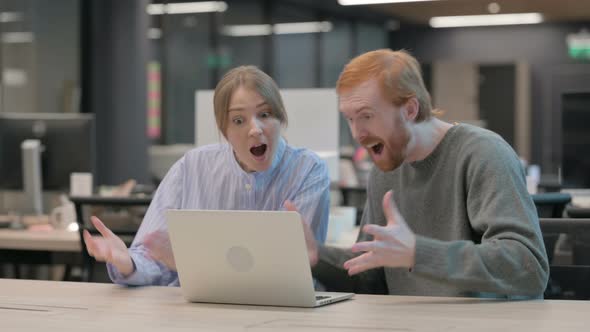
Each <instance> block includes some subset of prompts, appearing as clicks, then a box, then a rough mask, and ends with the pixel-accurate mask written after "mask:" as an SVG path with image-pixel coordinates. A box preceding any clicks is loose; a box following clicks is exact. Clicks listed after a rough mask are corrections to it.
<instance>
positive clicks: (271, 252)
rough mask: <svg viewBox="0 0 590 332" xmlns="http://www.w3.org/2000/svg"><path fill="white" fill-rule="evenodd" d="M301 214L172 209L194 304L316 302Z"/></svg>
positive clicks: (175, 241) (183, 276)
mask: <svg viewBox="0 0 590 332" xmlns="http://www.w3.org/2000/svg"><path fill="white" fill-rule="evenodd" d="M300 218H301V217H300V215H299V214H298V213H296V212H289V211H235V210H233V211H231V210H228V211H215V210H168V211H167V220H168V228H169V233H170V241H171V243H172V250H173V252H174V257H175V261H176V267H177V270H178V276H179V281H180V285H181V289H182V293H183V295H184V297H185V298H186V299H187V300H188V301H191V302H215V303H235V304H254V305H275V306H296V307H314V306H316V305H317V303H316V298H315V291H314V289H313V281H312V276H311V269H310V266H309V258H308V255H307V248H306V246H305V238H304V235H303V228H302V226H301V219H300ZM351 296H352V294H348V296H346V297H345V298H349V297H351ZM324 302H325V303H331V302H333V300H332V301H324Z"/></svg>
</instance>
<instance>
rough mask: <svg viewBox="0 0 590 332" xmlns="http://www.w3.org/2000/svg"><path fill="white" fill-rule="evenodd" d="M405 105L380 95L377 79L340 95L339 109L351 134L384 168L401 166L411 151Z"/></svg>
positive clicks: (380, 167) (388, 169) (380, 166)
mask: <svg viewBox="0 0 590 332" xmlns="http://www.w3.org/2000/svg"><path fill="white" fill-rule="evenodd" d="M403 107H404V106H402V107H401V108H400V107H396V106H394V105H393V103H392V102H391V101H388V100H386V99H385V98H383V97H382V96H381V90H380V88H379V84H378V82H377V80H376V79H372V80H369V81H366V82H364V83H362V84H360V85H359V86H357V87H355V88H353V89H352V90H350V91H347V92H346V93H343V94H341V95H340V96H339V109H340V112H341V113H342V114H343V115H344V117H345V118H346V120H347V121H348V125H349V126H350V130H351V131H352V136H353V137H354V139H355V140H356V141H357V142H358V143H359V144H361V145H362V146H364V147H365V148H366V149H367V151H368V152H369V155H370V156H371V159H373V162H374V163H375V165H377V167H379V169H381V170H382V171H384V172H388V171H392V170H394V169H396V168H398V167H399V166H400V165H401V164H402V163H403V162H404V160H405V159H406V157H407V154H408V151H407V149H408V142H409V141H410V130H409V129H408V126H407V125H408V121H407V120H405V119H404V116H403V115H402V111H403Z"/></svg>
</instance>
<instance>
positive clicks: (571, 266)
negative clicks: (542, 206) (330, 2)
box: [539, 218, 590, 300]
mask: <svg viewBox="0 0 590 332" xmlns="http://www.w3.org/2000/svg"><path fill="white" fill-rule="evenodd" d="M539 223H540V226H541V231H542V232H543V234H544V235H545V234H568V236H569V237H572V239H573V241H572V247H571V261H570V262H568V263H567V264H553V263H550V280H549V285H548V287H547V290H546V292H545V298H547V299H575V300H588V299H590V282H588V281H589V280H590V250H589V249H590V246H589V245H588V243H586V242H583V241H578V239H581V238H586V239H587V238H590V219H586V218H584V219H573V218H540V219H539Z"/></svg>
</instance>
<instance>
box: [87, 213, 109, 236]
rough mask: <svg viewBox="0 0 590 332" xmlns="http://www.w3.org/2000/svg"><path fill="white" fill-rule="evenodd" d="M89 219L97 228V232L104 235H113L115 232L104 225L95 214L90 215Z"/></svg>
mask: <svg viewBox="0 0 590 332" xmlns="http://www.w3.org/2000/svg"><path fill="white" fill-rule="evenodd" d="M90 221H92V225H94V227H95V228H96V230H98V232H99V233H100V234H101V235H102V236H104V237H114V236H115V234H113V232H111V230H110V229H108V227H107V226H105V225H104V224H103V223H102V221H100V219H98V218H97V217H95V216H92V217H90Z"/></svg>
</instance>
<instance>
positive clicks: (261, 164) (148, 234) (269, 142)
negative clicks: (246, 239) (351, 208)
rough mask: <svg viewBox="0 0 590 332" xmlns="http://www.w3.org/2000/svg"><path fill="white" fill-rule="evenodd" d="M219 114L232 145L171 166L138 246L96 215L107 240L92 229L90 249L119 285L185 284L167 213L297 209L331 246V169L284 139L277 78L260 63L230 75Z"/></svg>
mask: <svg viewBox="0 0 590 332" xmlns="http://www.w3.org/2000/svg"><path fill="white" fill-rule="evenodd" d="M214 112H215V118H216V122H217V127H218V129H219V131H220V132H221V134H222V135H223V136H224V137H225V138H226V140H227V142H228V144H225V143H224V144H213V145H207V146H203V147H199V148H196V149H194V150H191V151H189V152H188V153H187V154H186V155H185V156H184V157H183V158H181V159H180V160H179V161H178V162H176V164H174V165H173V166H172V167H171V169H170V170H169V171H168V174H167V175H166V177H165V178H164V180H163V181H162V183H161V184H160V186H159V187H158V190H157V192H156V194H155V196H154V199H153V201H152V203H151V205H150V207H149V209H148V211H147V213H146V216H145V218H144V220H143V222H142V224H141V227H140V229H139V231H138V233H137V235H136V237H135V239H134V241H133V243H132V245H131V247H130V248H127V247H126V246H125V244H124V243H123V241H122V240H121V239H119V238H118V237H117V236H115V235H114V234H113V233H112V232H111V231H110V230H109V229H108V228H106V227H105V226H104V224H103V223H102V222H101V221H100V220H99V219H98V218H96V217H93V218H92V223H93V224H94V226H95V227H96V228H97V229H98V231H99V232H100V233H101V236H91V235H90V234H89V233H88V232H87V231H85V233H84V239H85V242H86V247H87V249H88V252H89V254H90V255H91V256H93V257H95V259H96V260H98V261H104V262H106V263H107V266H108V271H109V276H110V277H111V279H112V280H113V282H115V283H117V284H125V285H178V284H179V282H178V275H177V273H176V267H175V263H174V257H173V255H172V250H171V247H170V242H169V239H168V235H167V225H166V221H165V218H164V212H165V211H166V210H167V209H214V210H284V209H289V210H294V209H297V211H298V212H299V213H300V214H301V216H302V218H303V220H304V222H306V223H307V225H309V228H308V227H305V230H306V231H308V232H309V230H310V229H311V232H312V233H313V237H314V238H315V239H316V241H319V242H320V243H322V242H324V240H325V237H326V232H327V223H328V212H329V211H328V209H329V185H330V183H329V177H328V171H327V168H326V165H325V163H324V162H323V161H321V160H320V159H319V157H318V156H317V155H315V154H314V153H312V152H311V151H309V150H306V149H300V148H294V147H291V146H289V145H288V144H287V143H286V142H285V140H284V139H283V138H282V136H281V133H282V130H283V129H284V128H285V127H286V126H287V113H286V111H285V107H284V106H283V102H282V98H281V95H280V93H279V89H278V87H277V85H276V84H275V82H274V81H273V80H272V78H270V77H269V76H268V75H267V74H265V73H264V72H262V71H261V70H259V69H258V68H256V67H253V66H241V67H237V68H235V69H233V70H231V71H229V72H228V73H227V74H226V75H225V76H224V77H223V78H222V79H221V81H220V82H219V84H218V85H217V87H216V89H215V95H214ZM227 231H228V232H231V231H232V230H231V229H228V230H227ZM269 236H272V235H271V234H269ZM203 250H206V248H203ZM195 263H197V264H198V262H195Z"/></svg>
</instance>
